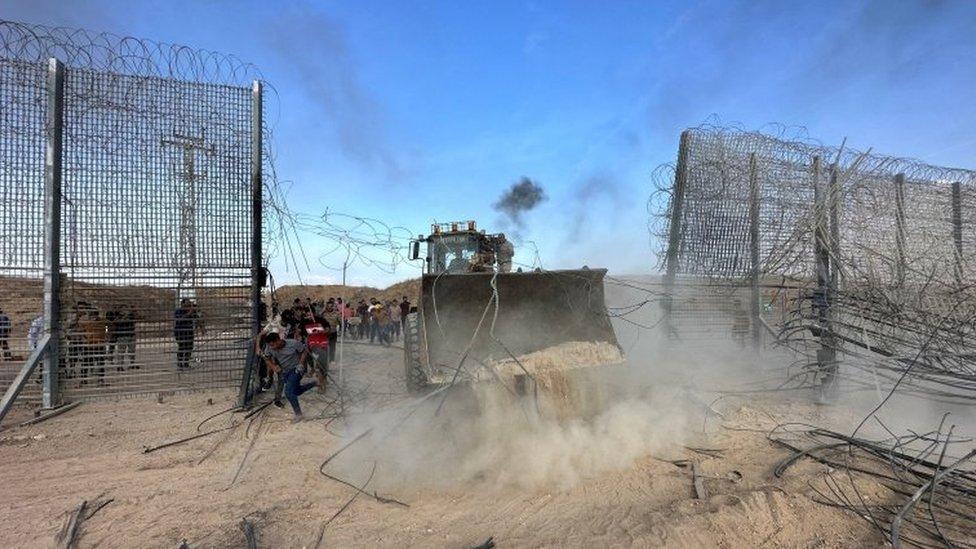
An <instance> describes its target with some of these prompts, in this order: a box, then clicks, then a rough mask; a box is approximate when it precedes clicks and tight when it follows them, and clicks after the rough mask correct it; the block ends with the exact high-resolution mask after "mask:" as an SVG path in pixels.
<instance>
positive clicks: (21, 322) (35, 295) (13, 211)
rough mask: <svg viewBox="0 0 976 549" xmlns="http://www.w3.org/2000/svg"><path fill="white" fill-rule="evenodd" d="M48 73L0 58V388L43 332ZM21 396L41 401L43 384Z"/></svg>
mask: <svg viewBox="0 0 976 549" xmlns="http://www.w3.org/2000/svg"><path fill="white" fill-rule="evenodd" d="M46 77H47V67H46V65H45V64H43V63H31V62H22V61H13V60H4V59H0V393H2V392H3V391H6V389H7V387H8V386H9V384H10V382H11V381H12V380H13V378H14V377H15V376H16V375H17V373H18V372H19V371H20V367H21V365H22V364H23V362H24V360H25V359H26V357H27V355H29V354H30V352H31V350H32V347H33V345H34V343H36V341H37V339H36V338H37V337H39V333H40V332H39V330H38V323H39V322H37V319H39V318H40V315H41V314H42V312H43V296H44V293H43V280H42V276H43V274H44V152H45V143H46V141H45V129H44V127H45V126H44V125H45V116H46V105H47V101H46ZM32 326H33V329H32ZM22 395H23V396H24V398H27V399H30V400H36V399H37V398H39V397H40V391H39V385H37V384H36V383H30V384H29V385H28V386H27V387H26V388H25V390H24V392H23V393H22Z"/></svg>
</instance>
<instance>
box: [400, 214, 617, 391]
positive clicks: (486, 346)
mask: <svg viewBox="0 0 976 549" xmlns="http://www.w3.org/2000/svg"><path fill="white" fill-rule="evenodd" d="M422 245H426V255H425V256H424V257H421V246H422ZM513 255H514V247H513V245H512V243H511V242H510V241H509V240H508V239H507V238H506V237H505V235H504V234H501V233H497V234H489V233H486V232H485V231H483V230H481V231H479V230H478V228H477V224H476V223H475V222H474V221H464V222H452V223H435V224H433V225H432V226H431V232H430V234H429V235H426V236H424V235H420V236H418V238H417V239H416V240H412V241H411V243H410V258H411V259H414V260H420V259H423V261H424V273H423V275H422V278H421V289H420V301H419V303H418V304H417V306H416V307H415V308H414V309H412V310H411V312H410V313H409V314H408V315H407V316H406V317H405V321H404V328H405V330H404V332H405V335H404V367H405V374H406V385H407V389H408V390H409V391H410V392H411V393H414V394H417V393H423V392H426V391H429V390H431V389H432V388H437V387H443V386H445V385H448V384H455V383H458V382H462V383H465V382H472V381H491V380H494V381H498V382H502V383H506V384H510V386H511V387H512V388H514V389H515V390H516V391H518V392H519V393H522V394H524V393H525V392H526V391H527V390H530V389H529V387H531V386H532V385H531V384H532V382H537V378H538V377H539V376H540V375H541V374H540V372H539V371H538V370H540V369H562V368H564V367H566V366H564V364H570V363H572V364H573V366H572V368H574V369H576V368H577V367H588V366H600V365H603V364H609V363H619V362H622V361H623V355H622V352H621V349H620V345H619V344H618V342H617V337H616V334H615V333H614V330H613V327H612V325H611V323H610V319H609V317H608V315H607V308H606V305H605V303H604V286H603V284H604V277H605V275H606V269H591V268H588V267H583V268H581V269H573V270H554V271H544V270H541V269H529V270H526V271H523V270H522V269H521V268H518V269H516V270H515V271H513V270H512V257H513ZM554 348H557V349H561V352H560V353H561V354H559V356H558V358H557V359H555V360H548V361H547V360H542V361H540V360H539V357H541V356H542V355H541V353H544V352H547V350H549V349H554ZM594 349H596V352H594ZM539 364H542V365H543V366H539ZM533 365H535V369H533ZM537 388H538V387H535V389H537Z"/></svg>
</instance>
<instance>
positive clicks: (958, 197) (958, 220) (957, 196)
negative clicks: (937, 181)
mask: <svg viewBox="0 0 976 549" xmlns="http://www.w3.org/2000/svg"><path fill="white" fill-rule="evenodd" d="M952 241H953V243H954V244H955V247H954V248H953V250H954V255H955V260H956V261H955V266H956V284H957V285H959V286H962V274H963V273H962V184H961V183H960V182H959V181H956V182H955V183H953V184H952Z"/></svg>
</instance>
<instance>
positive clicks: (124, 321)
mask: <svg viewBox="0 0 976 549" xmlns="http://www.w3.org/2000/svg"><path fill="white" fill-rule="evenodd" d="M115 344H116V347H117V349H118V353H119V357H118V364H119V367H120V368H122V367H124V366H125V364H126V362H128V364H129V367H131V368H132V369H133V370H138V369H139V366H138V365H137V364H136V316H135V314H133V313H132V311H131V310H129V308H128V306H126V307H125V308H124V309H123V310H122V312H120V313H119V314H118V316H117V317H116V319H115Z"/></svg>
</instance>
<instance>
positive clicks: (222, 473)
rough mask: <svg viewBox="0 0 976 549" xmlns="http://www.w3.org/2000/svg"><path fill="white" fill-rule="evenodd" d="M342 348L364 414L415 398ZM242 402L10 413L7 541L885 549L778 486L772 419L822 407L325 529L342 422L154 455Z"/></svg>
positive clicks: (728, 410)
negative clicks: (565, 480)
mask: <svg viewBox="0 0 976 549" xmlns="http://www.w3.org/2000/svg"><path fill="white" fill-rule="evenodd" d="M344 352H345V357H346V359H345V363H346V366H345V367H344V376H345V378H346V380H347V382H348V383H349V385H350V386H355V387H357V388H358V392H359V394H360V396H361V397H362V399H361V401H360V402H359V403H358V404H359V405H361V406H362V407H363V408H370V407H376V408H381V407H386V408H387V409H390V407H393V408H394V409H395V408H396V407H397V406H402V405H404V404H405V403H410V402H411V400H410V399H409V397H408V396H407V395H406V394H405V393H404V392H403V390H402V389H401V387H402V386H403V384H402V375H403V374H402V358H401V355H400V351H399V350H397V349H396V348H392V349H388V348H382V347H378V346H377V347H373V346H367V345H349V346H347V347H345V351H344ZM362 395H366V396H362ZM234 396H235V395H234V394H233V393H232V392H229V391H221V392H210V393H193V394H184V395H174V396H164V397H163V398H162V400H161V402H158V401H157V399H156V398H138V399H137V398H133V399H124V400H119V401H102V402H94V403H85V404H83V405H81V406H80V407H79V408H76V409H75V410H72V411H70V412H67V413H66V414H64V415H63V416H60V417H58V418H55V419H52V420H49V421H46V422H43V423H40V424H37V425H34V426H30V427H12V426H15V425H16V424H17V422H19V421H20V420H22V419H24V418H25V417H29V415H30V413H29V410H26V409H18V410H16V412H15V413H14V414H12V415H13V416H16V417H11V418H8V419H7V420H5V426H6V428H5V429H4V430H3V431H2V432H0V437H2V438H0V464H2V466H0V486H2V489H0V513H2V516H3V520H2V521H0V546H3V547H49V546H51V545H52V543H53V540H54V539H55V536H56V534H57V532H58V530H59V529H60V528H61V525H62V524H63V523H64V521H65V518H66V516H67V514H68V512H69V511H70V510H72V509H74V508H75V507H77V506H78V504H79V503H80V502H81V501H82V500H89V501H92V500H96V499H98V498H101V499H105V498H113V501H112V502H111V503H109V504H108V505H106V506H105V507H104V508H102V509H101V510H100V511H99V512H98V513H97V514H96V515H95V516H93V517H91V518H90V519H88V520H87V521H85V522H84V523H83V525H82V527H81V531H80V541H79V544H78V545H79V546H80V547H177V546H178V545H179V544H180V543H181V540H184V539H185V540H186V541H187V543H188V545H189V546H190V547H242V546H243V544H244V537H243V534H242V532H241V530H240V529H239V523H240V521H241V519H242V517H248V518H249V519H250V520H252V521H253V524H254V525H255V529H256V533H257V538H258V543H259V546H260V547H314V546H316V543H317V542H318V541H319V540H321V543H320V544H319V546H320V547H394V546H396V547H404V546H409V547H473V546H477V545H479V544H482V543H484V542H485V541H486V540H487V539H488V538H489V537H493V538H494V541H495V542H496V543H497V544H498V546H499V547H547V546H561V547H628V546H641V547H658V546H662V547H664V546H666V547H682V546H685V547H852V546H859V547H860V546H878V545H880V544H881V540H880V538H878V537H877V536H876V535H875V534H874V533H872V532H871V531H870V529H869V527H868V526H867V525H866V523H864V522H863V521H861V520H860V519H858V518H856V517H854V516H851V515H849V514H847V513H845V512H844V511H841V510H837V509H833V508H830V507H827V506H823V505H820V504H818V503H816V502H815V501H813V499H812V498H813V497H814V496H813V493H812V491H811V489H810V487H809V486H808V484H807V483H808V482H809V481H812V480H816V479H818V478H820V477H821V475H822V474H823V473H824V472H825V468H824V467H823V466H820V465H817V464H815V463H812V462H809V461H801V462H800V463H799V464H798V465H796V466H794V467H793V468H792V469H790V471H789V474H788V475H786V477H785V478H783V479H777V478H775V477H774V476H773V474H772V470H773V468H774V466H775V465H776V464H777V462H779V461H780V460H781V459H783V458H784V457H786V456H787V455H788V454H787V452H786V451H785V450H782V449H780V448H778V447H776V446H774V445H773V444H771V443H770V442H769V441H767V440H766V437H765V435H764V431H765V430H766V429H768V428H769V427H771V426H772V425H773V424H774V420H782V419H785V418H789V419H793V420H805V421H810V422H816V421H818V420H820V419H822V418H820V417H819V415H820V414H822V413H824V412H823V410H822V409H818V408H816V407H813V406H808V405H800V404H796V403H791V402H786V401H782V402H777V401H758V400H756V399H749V400H746V399H726V400H724V401H722V403H721V406H719V405H716V408H717V409H719V410H720V411H721V413H722V415H723V416H724V417H723V418H719V417H714V416H713V417H711V418H710V419H709V421H710V422H711V427H710V428H709V429H707V430H706V431H707V432H706V433H699V434H698V435H696V436H695V437H694V438H689V439H688V440H685V441H682V442H683V443H682V444H671V445H668V444H663V445H662V444H657V445H655V446H653V447H651V450H650V451H646V452H643V451H641V452H638V453H637V454H638V455H636V457H635V459H633V460H630V461H629V462H628V463H627V464H626V465H625V466H619V464H618V465H617V466H613V467H589V468H587V467H584V468H582V469H581V471H582V473H581V474H580V475H579V477H578V478H576V479H575V480H574V482H572V483H570V484H569V485H566V484H560V485H553V484H550V485H546V484H541V485H532V484H531V483H530V484H528V485H526V484H525V483H521V484H520V483H518V482H516V483H515V484H514V485H508V484H505V483H502V484H499V483H497V482H493V481H492V479H493V478H497V477H493V476H492V475H491V474H486V475H482V476H481V477H477V478H470V477H464V478H459V479H458V480H456V481H454V480H452V479H449V478H448V479H441V482H439V483H436V484H437V486H436V487H433V486H430V485H425V484H420V485H412V484H411V483H410V482H404V479H387V481H385V482H384V484H382V485H379V484H377V485H370V486H369V487H367V491H372V490H373V489H376V490H378V491H379V492H380V495H383V496H388V497H395V498H397V499H400V500H402V501H404V502H406V503H407V504H409V507H403V506H399V505H396V504H392V503H382V502H379V501H377V500H375V499H373V498H371V497H368V496H360V497H358V498H356V499H355V501H353V502H352V503H351V504H350V505H349V506H348V507H347V508H345V510H343V511H342V512H341V513H340V514H339V515H338V516H337V517H335V518H334V519H333V520H332V521H331V522H328V521H329V520H330V517H333V516H335V515H336V513H337V512H339V511H340V510H341V509H342V508H343V506H344V505H346V504H347V503H348V502H349V501H350V498H351V497H353V496H354V495H355V493H356V492H355V491H354V490H353V489H351V488H349V487H347V486H343V485H341V484H339V483H336V482H334V481H332V480H329V479H327V478H325V477H323V476H322V475H320V474H319V466H320V464H321V463H322V462H323V460H325V459H326V457H328V456H329V455H330V454H332V453H333V452H335V451H336V450H338V449H340V448H341V447H342V446H343V445H344V444H346V443H347V442H349V441H350V440H351V439H352V438H353V436H354V435H355V432H354V430H353V429H352V428H351V427H347V426H346V425H345V424H344V422H343V421H341V420H335V421H329V420H327V419H325V418H323V419H310V420H308V421H305V422H303V423H299V424H292V423H291V422H290V421H289V420H290V412H288V411H287V410H281V409H277V408H274V407H269V408H267V409H266V411H265V412H263V413H261V414H258V415H256V416H254V418H255V420H254V421H253V422H251V421H243V420H242V417H243V414H241V413H234V414H231V413H225V414H223V415H220V416H218V417H216V418H215V419H213V420H210V421H208V422H207V423H206V424H205V425H204V426H203V430H204V431H206V430H209V429H214V428H220V427H225V426H230V425H235V424H239V426H238V427H236V428H234V429H231V430H228V431H226V432H222V433H218V434H215V435H212V436H209V437H204V438H201V439H198V440H194V441H192V442H188V443H186V444H181V445H177V446H173V447H171V448H166V449H162V450H159V451H156V452H152V453H148V454H147V453H143V448H144V446H150V445H157V444H161V443H163V442H166V441H170V440H175V439H178V438H181V437H184V436H188V435H191V434H194V433H195V432H196V428H197V425H198V423H200V422H201V421H202V420H204V419H205V418H207V417H208V416H211V415H213V414H216V413H217V412H220V411H221V410H224V409H226V408H228V407H230V406H231V405H232V403H233V399H234ZM348 398H350V399H351V398H352V397H348ZM303 401H304V406H305V408H306V415H307V416H309V417H310V418H314V417H316V416H328V415H329V414H330V413H331V412H332V411H334V410H335V409H336V405H335V404H332V403H333V402H334V401H335V397H334V394H333V393H332V392H331V391H329V392H327V393H326V394H324V395H320V394H316V393H314V392H312V393H308V394H307V396H304V397H303ZM211 402H212V404H211ZM350 409H351V408H350ZM702 410H704V407H702ZM703 419H704V416H703V415H702V416H699V417H697V418H694V420H693V421H690V422H689V425H700V424H701V422H702V420H703ZM723 425H724V427H722V426H723ZM696 429H697V427H696ZM597 440H599V439H597ZM692 443H693V444H694V445H696V446H697V447H706V448H712V449H719V450H721V451H720V452H718V453H715V454H714V457H711V456H708V455H704V454H701V453H696V452H695V451H692V450H689V449H687V448H686V447H685V446H686V445H692ZM540 444H542V442H541V441H540ZM607 444H611V443H610V442H608V443H607ZM608 450H609V451H610V452H613V451H614V449H613V448H612V447H611V448H608ZM540 451H542V449H541V448H540ZM530 452H531V449H530ZM567 453H569V454H572V453H573V450H572V449H570V450H569V451H568V452H567ZM676 459H686V460H695V461H697V462H698V468H699V473H700V474H701V475H703V476H704V477H705V480H704V486H705V488H706V490H707V492H708V496H707V498H705V499H702V500H699V499H696V498H695V497H694V489H693V483H692V473H691V470H690V467H679V466H676V465H674V464H673V463H670V462H669V461H668V460H676ZM380 467H382V465H380ZM350 471H352V472H347V471H346V470H343V471H342V473H343V474H349V475H350V476H349V477H348V480H349V481H350V482H353V483H355V484H357V485H360V484H363V482H364V481H365V480H366V478H367V475H368V473H369V472H370V467H369V466H368V464H365V465H364V467H362V468H359V469H355V468H354V469H350ZM336 474H338V473H336ZM398 486H399V487H401V488H396V487H398Z"/></svg>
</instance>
